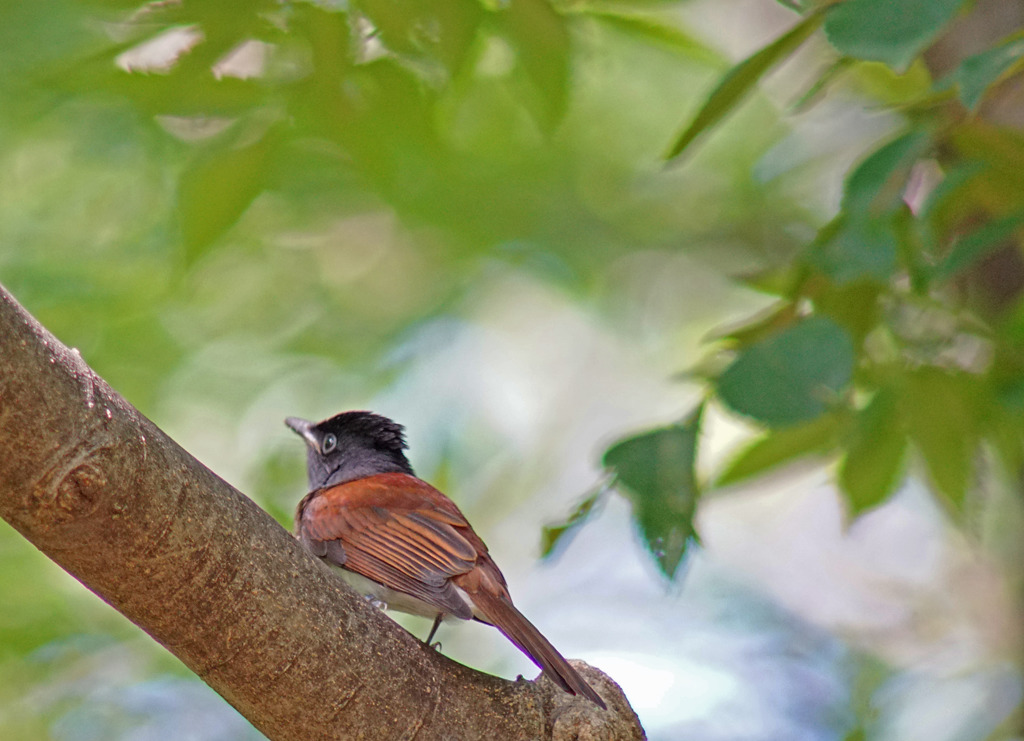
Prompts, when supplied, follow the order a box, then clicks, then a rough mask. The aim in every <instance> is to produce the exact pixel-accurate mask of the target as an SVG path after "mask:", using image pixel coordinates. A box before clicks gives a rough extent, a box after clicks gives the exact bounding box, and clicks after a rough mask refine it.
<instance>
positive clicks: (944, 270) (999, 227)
mask: <svg viewBox="0 0 1024 741" xmlns="http://www.w3.org/2000/svg"><path fill="white" fill-rule="evenodd" d="M1021 224H1024V211H1022V212H1020V213H1017V214H1014V215H1012V216H1007V217H1006V218H1003V219H996V220H995V221H990V222H988V223H987V224H985V225H984V226H982V227H981V228H979V229H975V230H974V231H973V232H971V233H970V234H968V235H966V236H964V237H961V238H960V239H958V240H957V241H956V242H954V243H953V246H952V248H951V249H950V251H949V254H948V255H946V258H945V259H944V260H943V261H942V262H941V263H940V264H939V265H937V266H935V271H934V273H933V275H932V277H933V279H935V280H948V279H949V278H952V277H953V276H955V275H957V274H958V273H960V272H961V271H963V270H965V269H966V268H969V267H970V266H971V265H973V264H974V263H976V262H977V261H978V260H980V259H981V258H983V257H984V256H985V255H987V254H989V253H990V252H992V251H993V250H995V249H997V248H999V247H1001V246H1003V245H1005V244H1006V243H1007V241H1008V240H1010V239H1011V238H1012V237H1013V235H1014V232H1016V231H1017V230H1018V229H1020V227H1021Z"/></svg>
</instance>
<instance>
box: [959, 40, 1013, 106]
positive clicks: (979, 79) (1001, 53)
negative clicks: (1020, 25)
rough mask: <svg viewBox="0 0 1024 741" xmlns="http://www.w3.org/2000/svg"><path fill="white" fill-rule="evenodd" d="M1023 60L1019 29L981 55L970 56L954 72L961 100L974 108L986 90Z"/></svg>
mask: <svg viewBox="0 0 1024 741" xmlns="http://www.w3.org/2000/svg"><path fill="white" fill-rule="evenodd" d="M1022 61H1024V33H1022V32H1017V33H1015V34H1012V35H1011V36H1008V37H1006V38H1005V39H1003V40H1002V41H1001V42H1000V43H999V44H997V45H996V46H994V47H993V48H991V49H988V50H987V51H983V52H981V53H980V54H975V55H974V56H971V57H967V59H965V60H964V61H963V62H961V63H960V66H959V67H958V68H957V71H956V73H955V79H956V82H957V85H958V87H959V89H960V100H961V101H962V102H963V104H964V105H965V106H966V107H968V108H970V109H971V110H975V109H977V107H978V104H979V103H980V102H981V99H982V97H984V95H985V91H987V90H988V89H989V87H991V86H992V85H994V84H995V83H997V82H998V81H999V80H1000V79H1001V78H1002V77H1003V75H1004V74H1007V73H1009V72H1010V70H1011V69H1012V68H1014V67H1019V66H1020V64H1021V62H1022Z"/></svg>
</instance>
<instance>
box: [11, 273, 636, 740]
mask: <svg viewBox="0 0 1024 741" xmlns="http://www.w3.org/2000/svg"><path fill="white" fill-rule="evenodd" d="M0 446H2V449H3V451H4V455H3V456H0V516H2V517H3V518H4V519H5V520H7V521H8V522H9V523H10V524H11V525H12V526H13V527H14V528H15V529H17V530H18V532H20V533H21V534H22V535H24V536H25V537H26V538H27V539H28V540H29V541H31V542H32V543H33V544H34V545H35V546H36V547H37V548H39V549H40V550H41V551H42V552H43V553H45V554H46V555H47V556H49V557H50V558H51V559H53V560H54V561H55V562H56V563H57V564H59V565H60V566H61V567H62V568H64V569H66V570H67V571H68V572H70V573H71V574H72V575H74V576H75V578H76V579H78V580H79V581H81V582H82V583H83V584H84V585H85V586H86V587H88V588H89V589H90V590H92V591H93V592H95V593H96V594H97V595H98V596H99V597H101V598H102V599H103V600H105V601H106V602H108V603H109V604H110V605H112V606H113V607H114V608H115V609H116V610H118V611H119V612H121V613H122V614H123V615H125V616H126V617H127V618H128V619H129V620H131V621H132V622H134V623H136V624H137V625H139V626H140V627H141V628H142V629H143V630H145V631H146V632H147V633H149V635H151V636H152V637H153V638H154V639H156V640H157V641H158V642H160V643H161V644H162V645H163V646H165V647H166V648H167V649H168V650H169V651H171V652H172V653H173V654H174V655H175V656H177V657H178V658H180V659H181V660H182V661H183V662H184V663H185V664H186V665H187V666H188V667H189V668H191V669H192V670H193V671H194V672H195V673H196V674H198V675H199V676H200V677H201V678H202V679H203V680H204V681H205V682H206V683H207V684H209V685H210V686H211V687H212V688H213V689H214V690H216V691H217V692H218V693H220V694H221V695H222V696H223V697H224V698H226V699H227V700H228V702H230V703H231V704H232V705H233V706H234V707H235V708H237V709H238V711H239V712H240V713H242V715H244V716H245V717H246V718H248V719H249V720H250V721H251V722H252V723H253V724H254V725H255V726H256V727H257V728H259V729H260V730H261V731H262V732H263V733H265V734H266V735H267V736H268V737H270V738H271V739H275V741H276V740H280V741H289V740H291V739H295V740H296V741H300V740H301V741H310V740H311V739H343V738H363V737H372V738H410V739H411V738H416V739H420V740H421V741H422V740H425V739H477V738H489V739H543V738H554V739H569V738H591V739H639V738H643V730H642V729H641V728H640V725H639V722H638V720H637V718H636V716H635V714H634V713H633V711H632V709H631V708H630V707H629V705H628V703H627V702H626V700H625V697H624V696H623V695H622V693H621V690H619V688H618V687H617V685H615V684H614V683H613V682H612V681H611V680H610V679H608V678H607V677H606V676H605V675H604V674H601V673H600V672H598V671H597V670H594V669H592V668H590V667H587V666H586V665H585V664H580V663H576V664H575V665H576V667H577V668H578V669H581V670H582V672H583V673H584V676H585V677H586V678H587V680H588V681H589V682H591V683H592V684H593V685H594V686H595V688H596V689H597V690H598V691H599V692H600V693H601V694H602V696H603V697H604V698H605V700H606V701H607V702H608V705H609V708H610V711H609V712H607V713H603V712H601V711H599V710H598V709H597V708H596V707H595V706H593V705H592V704H591V703H589V702H588V701H586V700H584V699H580V698H573V697H571V696H569V695H566V694H565V693H564V692H562V691H561V690H559V689H558V688H556V687H555V686H554V685H553V684H551V683H550V682H548V681H547V680H541V681H538V682H528V681H525V680H522V679H520V680H519V681H516V682H509V681H506V680H503V679H500V678H498V677H492V676H490V675H487V674H483V673H480V672H476V671H474V670H472V669H469V668H467V667H464V666H461V665H460V664H457V663H455V662H453V661H451V660H449V659H447V658H446V657H444V656H443V655H441V654H440V653H438V652H437V651H434V650H433V649H430V648H428V647H426V646H424V645H423V644H422V643H421V642H420V641H418V640H417V639H416V638H414V637H413V636H411V635H410V634H408V633H407V632H406V631H404V630H403V629H402V628H401V627H399V626H398V625H397V624H396V623H394V622H392V621H391V620H389V619H387V618H386V617H384V616H383V615H381V614H380V611H379V610H377V609H376V608H374V607H372V606H370V605H369V604H368V603H366V601H365V600H363V599H362V598H361V597H359V596H358V595H357V594H355V592H353V591H352V590H350V589H349V588H348V587H347V585H345V584H344V583H343V582H342V581H341V580H340V579H338V578H336V577H335V576H333V575H332V574H331V573H330V571H329V569H328V568H327V567H326V566H324V565H323V564H321V563H320V562H319V561H317V560H316V559H314V558H312V557H311V556H309V555H308V554H307V553H306V552H305V551H304V550H303V549H302V548H301V547H300V545H299V544H298V542H297V541H296V540H295V539H294V538H293V537H292V536H291V535H290V534H289V533H288V532H287V531H285V530H284V529H283V528H282V527H281V526H280V525H278V524H277V523H276V522H275V521H274V520H273V519H272V518H271V517H270V516H269V515H267V514H266V513H265V512H263V511H262V510H261V509H260V508H259V507H257V506H256V505H255V504H254V503H253V502H252V501H251V500H249V499H248V498H247V497H245V496H244V495H243V494H241V493H240V492H238V491H237V490H235V489H234V488H232V487H231V486H230V485H229V484H227V483H226V482H224V481H223V480H221V479H220V478H218V477H217V476H216V475H215V474H213V473H212V472H211V471H209V470H208V469H207V468H205V467H204V466H203V465H202V464H201V463H199V462H198V461H197V460H196V459H194V458H193V457H192V456H190V455H189V454H188V453H187V452H186V451H185V450H183V449H182V448H181V447H180V446H178V445H177V444H176V443H175V442H174V441H173V440H171V439H170V438H168V437H167V436H166V435H165V434H164V433H163V432H161V431H160V430H159V429H158V428H157V427H156V426H155V425H154V424H153V423H152V422H150V421H149V420H148V419H146V418H145V417H143V416H142V415H141V414H140V413H139V412H138V411H137V410H136V409H135V408H134V407H132V406H131V405H130V404H129V403H128V402H127V401H125V400H124V399H123V398H122V397H121V396H119V395H118V394H117V393H116V392H115V391H114V390H113V389H111V388H110V387H109V386H108V385H107V384H106V383H105V382H104V381H103V379H101V378H100V377H99V376H97V375H96V374H95V373H94V372H93V371H92V369H90V368H89V367H88V366H87V365H86V364H85V363H84V362H83V361H82V359H81V357H80V356H79V354H78V352H77V351H76V350H69V349H68V348H67V347H65V346H64V345H62V344H61V343H60V342H58V341H57V340H56V339H55V338H54V337H53V336H52V335H51V334H50V333H49V332H47V331H46V330H45V329H44V328H43V327H42V326H41V325H40V324H39V323H38V322H37V321H36V320H35V319H34V318H32V317H31V316H30V315H29V314H28V313H27V312H26V311H25V310H24V309H23V308H22V307H21V306H20V305H19V304H18V303H17V302H16V301H15V300H14V298H13V297H12V296H11V295H10V294H9V293H8V292H7V291H6V290H4V289H3V287H2V286H0Z"/></svg>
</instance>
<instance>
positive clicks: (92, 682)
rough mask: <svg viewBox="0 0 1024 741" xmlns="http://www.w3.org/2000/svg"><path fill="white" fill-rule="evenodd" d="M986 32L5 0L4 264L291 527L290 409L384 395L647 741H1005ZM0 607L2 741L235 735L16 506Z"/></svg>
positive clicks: (997, 49)
mask: <svg viewBox="0 0 1024 741" xmlns="http://www.w3.org/2000/svg"><path fill="white" fill-rule="evenodd" d="M1022 28H1024V6H1021V4H1020V3H1007V2H999V1H998V0H993V1H991V2H985V1H983V0H980V1H979V2H976V3H967V4H966V5H965V4H964V3H963V2H954V1H952V0H934V1H933V2H928V3H922V2H919V1H914V0H886V1H885V2H882V0H848V1H847V2H845V3H841V4H839V5H834V4H830V3H816V2H806V3H804V2H796V1H792V2H773V1H772V0H728V1H726V2H723V1H721V0H719V1H718V2H715V1H714V0H688V1H682V2H663V1H661V0H631V1H630V0H607V1H605V0H593V1H591V0H556V1H554V2H548V0H493V2H492V1H490V0H443V1H440V0H434V1H433V2H421V1H419V0H396V1H394V2H390V1H388V0H360V1H359V2H356V1H355V0H351V1H346V0H337V1H335V0H321V1H316V2H278V1H277V0H274V1H273V2H271V1H269V0H261V1H258V2H253V3H248V4H244V5H240V4H234V3H230V2H224V1H223V0H194V1H190V0H183V1H182V2H175V1H174V0H170V1H168V2H159V3H151V4H148V5H138V4H136V3H131V2H122V1H121V0H40V1H39V2H35V3H4V4H2V5H0V96H2V103H0V282H2V283H3V284H4V285H5V286H6V287H7V288H8V289H9V290H10V291H11V292H12V293H13V294H14V295H15V296H16V297H17V298H18V300H19V301H21V302H22V304H23V305H24V306H25V307H26V308H27V309H28V310H29V311H30V312H32V313H33V314H34V315H35V316H36V317H37V318H38V319H39V320H40V321H41V322H42V323H43V324H44V325H45V326H46V327H47V328H48V329H50V330H51V331H52V332H53V333H54V334H56V335H57V336H58V337H59V338H60V339H61V340H62V341H63V342H64V343H65V344H67V345H69V346H74V347H77V348H79V349H80V351H81V352H82V355H83V357H84V358H85V360H86V361H87V362H88V363H89V364H90V365H91V366H92V367H93V368H94V369H95V370H96V371H97V372H98V373H99V374H100V375H101V376H103V377H104V378H105V379H106V380H107V381H108V382H109V383H110V384H111V385H112V386H113V387H114V388H115V389H116V390H118V391H119V392H120V393H122V394H123V395H124V396H125V397H126V398H127V399H128V400H129V401H130V402H131V403H132V404H134V405H135V406H136V407H138V408H139V409H140V410H141V411H142V412H143V413H144V414H145V415H146V416H148V417H149V418H150V419H152V420H153V421H154V422H156V424H157V425H159V426H160V427H161V428H163V429H164V430H165V431H166V432H168V433H169V434H170V435H171V436H172V437H174V438H175V439H176V440H177V441H178V442H179V443H181V444H182V445H183V446H184V447H185V448H186V449H187V450H189V451H190V452H191V453H192V454H193V455H195V456H196V457H197V458H199V459H200V460H201V461H203V462H204V463H205V464H206V465H207V466H209V467H210V468H212V469H213V470H214V471H215V472H216V473H218V474H219V475H220V476H222V477H223V478H225V479H226V480H228V481H229V482H231V483H232V484H233V485H235V486H236V487H238V488H239V489H240V490H242V491H243V492H245V493H246V494H247V495H249V496H250V497H252V498H253V499H254V500H255V501H256V502H257V503H258V504H259V505H260V506H261V507H263V508H265V509H266V510H267V511H269V512H270V513H271V514H272V515H273V516H274V517H275V518H277V519H278V520H279V521H280V522H281V523H282V524H284V525H285V526H286V527H289V528H290V527H291V517H292V511H293V508H294V506H295V504H296V503H297V501H298V500H299V499H300V498H301V496H302V495H303V494H304V493H305V473H304V453H303V448H302V444H301V441H300V440H299V439H298V438H296V437H295V436H294V435H293V434H292V433H290V432H289V431H288V430H287V429H286V428H285V427H284V425H283V419H284V417H286V416H289V415H296V416H303V417H306V418H310V419H321V418H324V417H327V416H330V415H332V414H334V413H336V412H338V411H342V410H346V409H371V410H374V411H377V412H380V413H382V414H385V415H388V416H390V417H393V418H394V419H396V420H397V421H399V422H401V423H403V424H404V425H406V427H407V432H408V438H409V442H410V446H411V455H410V458H411V460H412V462H413V465H414V467H415V468H416V471H417V473H418V474H419V475H420V476H421V477H423V478H425V479H427V480H428V481H431V482H432V483H434V484H435V485H437V486H438V487H439V488H441V489H442V490H443V491H445V492H447V493H448V494H449V495H450V496H451V497H452V498H453V499H454V500H455V501H456V502H457V503H458V504H459V506H460V507H461V508H462V509H463V511H464V512H465V513H466V514H467V516H468V517H469V519H470V521H472V522H473V523H474V526H475V528H476V530H477V531H478V532H479V533H480V534H481V536H482V537H483V538H484V539H485V540H486V541H487V543H488V545H489V547H490V550H491V552H492V554H493V555H494V556H495V558H496V560H497V562H498V563H499V564H500V565H501V567H502V569H503V570H504V573H505V575H506V577H507V578H508V581H509V583H510V587H511V591H512V594H513V596H514V597H515V599H516V602H517V605H519V607H520V608H521V609H522V610H523V612H524V613H526V614H527V615H528V616H530V618H531V620H533V621H534V622H535V623H536V624H537V625H538V627H539V628H540V629H541V630H542V631H543V632H544V633H545V634H546V635H547V636H548V637H549V638H550V639H551V641H552V642H553V643H554V644H555V645H556V646H558V647H559V649H560V650H561V651H562V652H563V653H564V654H565V655H566V656H570V657H579V658H582V659H584V660H586V661H588V662H589V663H591V664H594V665H596V666H598V667H600V668H602V669H603V670H605V671H606V672H607V673H609V674H610V675H611V676H612V677H613V678H615V679H616V680H617V681H618V682H619V683H620V684H621V685H622V687H623V689H624V690H625V692H626V693H627V695H628V696H629V699H630V701H631V702H632V704H633V707H634V708H635V709H636V711H637V713H638V714H639V716H640V718H641V721H642V723H643V724H644V726H645V728H646V730H647V732H648V734H649V737H650V738H651V739H653V740H656V741H670V740H671V741H675V740H679V741H684V740H685V741H719V740H722V741H724V740H726V739H750V740H757V741H760V740H764V741H769V740H774V739H790V740H795V741H801V740H807V741H812V740H817V739H823V740H824V739H849V740H851V741H854V740H858V739H886V740H894V741H895V740H896V739H899V740H900V741H908V740H909V741H913V740H914V739H928V741H945V740H947V739H948V740H949V741H953V740H957V741H971V740H977V741H983V740H985V739H1021V738H1024V721H1022V713H1021V701H1022V693H1024V685H1022V675H1021V660H1020V659H1021V649H1022V635H1021V628H1022V625H1024V623H1022V619H1021V618H1022V609H1021V604H1022V603H1021V599H1022V595H1024V590H1022V580H1021V576H1022V573H1024V568H1022V566H1021V565H1022V564H1024V508H1022V502H1024V499H1022V496H1021V491H1022V489H1021V471H1022V470H1024V468H1022V463H1024V310H1022V305H1021V291H1022V288H1024V259H1022V256H1021V252H1020V250H1021V243H1020V238H1021V222H1022V221H1024V176H1022V173H1024V137H1022V135H1021V129H1022V128H1024V102H1022V95H1021V87H1022V86H1021V84H1020V80H1021V75H1020V72H1021V70H1022V68H1024V63H1022V61H1021V60H1022V59H1024V35H1022V34H1021V29H1022ZM542 555H543V556H544V557H543V558H542ZM0 596H2V601H3V605H4V607H3V609H2V610H0V738H4V739H53V740H54V741H93V740H99V739H124V740H130V741H143V740H146V741H148V740H150V739H189V740H196V741H199V740H205V739H238V740H241V739H259V738H262V736H261V735H260V734H259V733H258V732H257V731H255V730H254V729H253V728H252V727H251V726H249V725H248V723H247V722H246V721H245V720H244V719H243V718H241V717H240V716H239V715H238V714H237V713H236V712H235V711H234V710H233V709H232V708H231V707H230V706H228V705H227V704H226V703H225V702H224V701H223V700H221V699H220V698H219V697H218V696H217V695H216V694H214V693H213V692H212V691H211V690H209V689H208V688H207V687H206V686H205V685H204V684H202V682H200V681H199V680H198V679H196V678H195V677H194V676H193V675H191V674H190V672H189V671H188V670H187V669H185V668H184V667H183V666H182V665H181V664H180V663H178V662H177V660H176V659H174V658H173V657H172V656H170V655H169V654H168V653H167V652H166V651H164V650H163V649H162V648H161V647H159V646H158V645H157V644H156V643H155V642H153V641H152V640H151V639H149V638H148V637H147V636H146V635H145V634H143V633H141V631H139V630H138V629H137V628H135V627H134V626H133V625H131V624H130V623H128V622H127V621H126V620H125V619H124V618H122V617H121V616H120V615H119V614H117V613H116V612H115V611H113V610H112V609H111V608H109V607H108V606H106V605H105V604H104V603H102V602H101V601H100V600H99V599H98V598H96V597H95V596H94V595H92V594H91V593H89V592H88V591H87V590H86V589H85V588H84V587H82V586H81V585H80V584H78V583H77V582H76V581H75V580H74V579H73V578H72V577H70V576H69V575H68V574H66V573H64V572H63V571H62V570H60V569H59V568H58V567H56V566H55V565H54V564H52V563H51V562H49V561H48V560H47V559H46V558H45V557H44V556H42V555H41V554H40V553H38V552H37V551H36V550H35V549H34V548H33V547H32V546H31V545H30V544H29V543H27V542H26V541H25V540H23V539H22V538H21V537H20V536H19V535H18V534H17V533H16V532H14V531H13V530H12V529H11V528H10V527H8V526H7V525H0ZM399 619H400V620H401V621H402V622H403V624H404V625H406V626H407V627H408V628H409V629H410V630H412V631H414V632H416V633H417V635H424V634H425V631H426V630H427V629H428V627H429V626H428V625H427V624H426V621H422V620H418V619H416V618H399ZM439 638H440V640H441V641H442V643H443V650H444V651H445V653H447V654H448V655H450V656H452V657H453V658H455V659H456V660H458V661H460V662H463V663H466V664H469V665H471V666H474V667H477V668H479V669H481V670H484V671H488V672H493V673H496V674H500V675H502V676H505V677H509V678H514V677H515V676H516V675H517V674H519V673H522V674H524V675H526V676H528V677H533V676H535V674H536V669H535V668H534V667H533V666H532V664H530V663H529V661H528V660H526V659H525V658H524V657H523V656H522V655H520V654H519V653H518V652H517V651H516V650H515V648H514V647H513V646H511V645H510V644H509V643H508V642H507V641H505V640H504V639H503V638H502V637H501V636H500V635H499V634H498V633H497V632H496V631H494V630H492V629H488V628H485V627H483V626H479V625H459V626H448V625H446V626H445V627H444V628H442V630H441V633H440V635H439Z"/></svg>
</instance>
